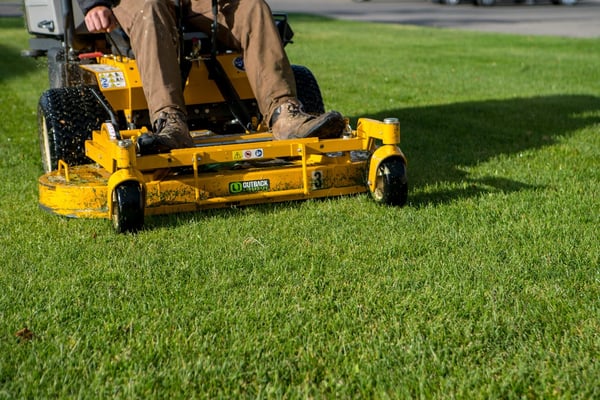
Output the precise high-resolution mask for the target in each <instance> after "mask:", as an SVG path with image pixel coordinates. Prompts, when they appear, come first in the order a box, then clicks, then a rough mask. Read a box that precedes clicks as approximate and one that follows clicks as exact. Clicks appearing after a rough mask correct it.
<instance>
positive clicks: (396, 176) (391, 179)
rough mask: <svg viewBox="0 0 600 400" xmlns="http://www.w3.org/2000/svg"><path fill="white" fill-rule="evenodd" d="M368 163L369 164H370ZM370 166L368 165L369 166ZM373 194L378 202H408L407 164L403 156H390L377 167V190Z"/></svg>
mask: <svg viewBox="0 0 600 400" xmlns="http://www.w3.org/2000/svg"><path fill="white" fill-rule="evenodd" d="M369 164H370V162H369V163H367V165H369ZM367 168H368V167H367ZM371 196H372V197H373V199H374V200H375V201H376V202H377V203H382V204H387V205H391V206H404V205H406V203H407V202H408V179H407V178H406V165H405V163H404V160H403V159H402V158H401V157H390V158H386V159H385V160H383V161H382V162H381V163H380V164H379V166H378V167H377V176H376V181H375V190H374V191H373V192H371Z"/></svg>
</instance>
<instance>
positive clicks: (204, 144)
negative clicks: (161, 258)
mask: <svg viewBox="0 0 600 400" xmlns="http://www.w3.org/2000/svg"><path fill="white" fill-rule="evenodd" d="M25 14H26V19H27V28H28V30H29V32H30V33H31V34H32V35H33V37H32V38H31V39H30V49H29V50H27V51H25V52H24V53H25V55H28V56H34V57H40V56H43V57H47V59H48V73H49V82H50V88H49V89H48V90H46V91H45V92H44V93H43V94H42V95H41V98H40V100H39V106H38V120H39V121H38V122H39V141H40V148H41V156H42V164H43V168H44V172H45V173H44V174H43V175H42V176H41V177H40V178H39V202H40V206H41V208H43V209H45V210H47V211H49V212H51V213H54V214H58V215H63V216H67V217H82V218H107V219H112V221H113V225H114V228H115V229H116V231H117V232H134V231H137V230H139V229H141V228H142V226H143V224H144V217H145V216H148V215H157V214H167V213H177V212H189V211H198V210H203V209H207V208H215V207H228V206H234V205H248V204H257V203H268V202H283V201H291V200H302V199H311V198H322V197H331V196H341V195H349V194H355V193H363V192H369V193H370V194H371V196H372V198H373V199H374V200H375V201H376V202H380V203H383V204H389V205H398V206H402V205H405V204H406V202H407V196H408V184H407V178H406V158H405V156H404V154H403V153H402V151H401V150H400V148H399V143H400V126H399V122H398V120H397V119H395V118H387V119H385V120H383V121H379V120H374V119H369V118H360V119H358V122H357V124H356V127H355V128H354V129H353V128H351V127H350V124H349V123H348V124H347V128H346V129H345V130H344V132H340V137H339V138H336V139H318V138H305V139H292V140H280V141H277V140H274V139H273V136H272V134H271V133H270V132H269V130H268V128H267V125H266V124H265V123H264V121H263V120H262V116H261V113H260V112H259V110H258V106H257V103H256V101H255V98H254V95H253V93H252V90H251V89H250V86H249V84H248V81H247V78H246V74H245V72H244V67H243V59H242V57H241V55H240V54H239V53H237V52H235V51H230V50H223V49H217V46H214V43H215V38H216V34H215V32H214V31H215V30H216V28H215V26H216V24H215V25H213V33H212V35H207V34H205V33H195V32H185V31H183V30H182V35H181V37H182V48H181V54H182V55H183V56H181V60H180V61H181V65H182V73H183V74H184V78H185V79H184V82H186V86H185V90H184V96H185V100H186V106H187V112H188V125H189V127H190V132H191V135H192V137H193V139H194V147H191V148H185V149H177V150H172V151H171V152H169V153H163V154H152V155H140V154H138V151H137V150H136V149H137V147H136V141H137V139H138V138H139V137H140V136H141V135H143V134H144V133H147V132H148V131H149V130H150V129H151V123H150V120H149V115H148V110H147V105H146V100H145V97H144V94H143V90H142V82H141V80H140V76H139V72H138V69H137V65H136V62H135V57H134V55H133V54H132V52H131V50H130V48H129V47H128V41H127V38H126V36H125V35H124V33H123V32H120V31H118V30H117V31H115V32H112V33H111V34H106V35H104V34H103V35H98V34H90V33H88V32H86V31H85V28H84V24H83V15H82V13H81V11H80V9H79V7H78V5H77V3H72V2H71V0H53V1H50V2H43V3H41V2H39V1H37V0H25ZM273 18H274V20H275V22H276V25H277V27H278V29H279V32H280V35H281V38H282V40H283V42H284V44H287V43H289V42H291V38H292V36H293V32H292V30H291V28H290V26H289V24H288V21H287V17H286V16H285V15H280V14H274V16H273ZM204 49H209V51H206V52H205V51H204ZM292 67H293V71H294V76H295V79H296V83H297V88H298V98H299V100H300V101H301V102H302V103H303V105H304V110H305V111H306V112H308V113H314V114H319V113H322V112H324V110H325V107H324V104H323V99H322V96H321V92H320V89H319V85H318V83H317V81H316V79H315V77H314V75H313V74H312V73H311V71H310V70H309V69H308V68H306V67H303V66H298V65H293V66H292Z"/></svg>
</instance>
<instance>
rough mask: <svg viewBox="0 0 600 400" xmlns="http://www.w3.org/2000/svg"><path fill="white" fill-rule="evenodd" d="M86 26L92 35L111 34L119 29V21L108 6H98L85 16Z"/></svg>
mask: <svg viewBox="0 0 600 400" xmlns="http://www.w3.org/2000/svg"><path fill="white" fill-rule="evenodd" d="M85 26H86V27H87V28H88V31H90V32H91V33H98V32H110V31H112V30H113V29H115V28H116V27H117V19H116V18H115V16H114V14H113V12H112V10H111V9H110V8H108V7H106V6H96V7H94V8H92V9H91V10H89V11H88V12H87V14H85Z"/></svg>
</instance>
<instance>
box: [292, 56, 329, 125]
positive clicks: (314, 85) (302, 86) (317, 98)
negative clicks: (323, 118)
mask: <svg viewBox="0 0 600 400" xmlns="http://www.w3.org/2000/svg"><path fill="white" fill-rule="evenodd" d="M292 71H293V72H294V78H295V79H296V92H297V96H298V100H300V102H301V103H302V105H303V106H304V112H306V113H308V114H313V115H321V114H323V113H324V112H325V105H324V104H323V96H322V95H321V89H320V88H319V83H318V82H317V79H316V78H315V76H314V75H313V73H312V72H311V71H310V70H309V69H308V68H306V67H305V66H302V65H292Z"/></svg>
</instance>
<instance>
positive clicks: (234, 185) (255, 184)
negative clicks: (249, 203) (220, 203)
mask: <svg viewBox="0 0 600 400" xmlns="http://www.w3.org/2000/svg"><path fill="white" fill-rule="evenodd" d="M270 188H271V182H269V180H268V179H258V180H255V181H238V182H229V193H231V194H239V193H249V192H266V191H268V190H269V189H270Z"/></svg>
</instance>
